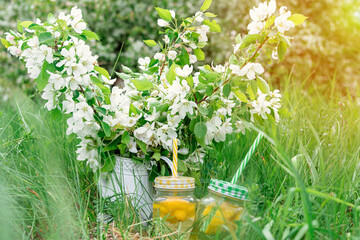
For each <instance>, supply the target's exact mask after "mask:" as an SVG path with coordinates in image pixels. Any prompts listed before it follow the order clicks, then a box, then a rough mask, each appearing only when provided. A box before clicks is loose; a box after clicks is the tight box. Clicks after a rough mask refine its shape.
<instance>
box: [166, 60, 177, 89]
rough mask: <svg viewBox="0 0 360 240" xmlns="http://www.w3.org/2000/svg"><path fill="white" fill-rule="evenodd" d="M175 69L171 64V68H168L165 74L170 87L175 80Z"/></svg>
mask: <svg viewBox="0 0 360 240" xmlns="http://www.w3.org/2000/svg"><path fill="white" fill-rule="evenodd" d="M175 67H176V64H175V63H173V64H172V65H171V67H170V68H169V70H168V72H167V73H166V79H167V81H168V82H169V83H170V85H172V83H173V81H174V80H175V78H176V74H175Z"/></svg>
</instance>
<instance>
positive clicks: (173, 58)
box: [168, 50, 177, 60]
mask: <svg viewBox="0 0 360 240" xmlns="http://www.w3.org/2000/svg"><path fill="white" fill-rule="evenodd" d="M176 56H177V52H176V51H174V50H170V51H169V52H168V58H169V59H170V60H175V58H176Z"/></svg>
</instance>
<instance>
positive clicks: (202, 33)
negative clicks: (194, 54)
mask: <svg viewBox="0 0 360 240" xmlns="http://www.w3.org/2000/svg"><path fill="white" fill-rule="evenodd" d="M196 32H197V33H198V34H200V35H199V42H207V41H208V37H207V35H206V34H207V33H208V32H210V27H209V26H208V25H201V26H200V27H198V28H197V30H196Z"/></svg>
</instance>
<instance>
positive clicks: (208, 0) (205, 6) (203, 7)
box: [200, 0, 212, 11]
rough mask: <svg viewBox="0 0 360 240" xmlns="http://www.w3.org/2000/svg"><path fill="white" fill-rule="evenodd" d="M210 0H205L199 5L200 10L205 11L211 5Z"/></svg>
mask: <svg viewBox="0 0 360 240" xmlns="http://www.w3.org/2000/svg"><path fill="white" fill-rule="evenodd" d="M211 2H212V0H205V1H204V3H203V5H202V6H201V9H200V10H201V11H206V10H208V8H209V7H210V6H211Z"/></svg>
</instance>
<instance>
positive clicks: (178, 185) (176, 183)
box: [155, 176, 195, 189]
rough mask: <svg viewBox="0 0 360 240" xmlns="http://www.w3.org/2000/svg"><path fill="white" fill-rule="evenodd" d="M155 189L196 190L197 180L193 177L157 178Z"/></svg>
mask: <svg viewBox="0 0 360 240" xmlns="http://www.w3.org/2000/svg"><path fill="white" fill-rule="evenodd" d="M155 188H161V189H193V188H195V178H193V177H173V176H168V177H157V178H155Z"/></svg>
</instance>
